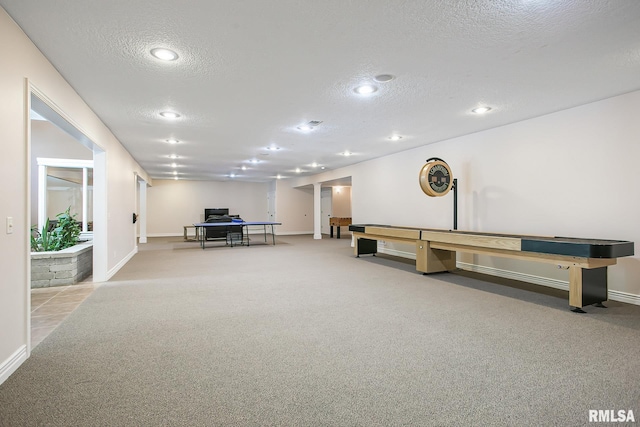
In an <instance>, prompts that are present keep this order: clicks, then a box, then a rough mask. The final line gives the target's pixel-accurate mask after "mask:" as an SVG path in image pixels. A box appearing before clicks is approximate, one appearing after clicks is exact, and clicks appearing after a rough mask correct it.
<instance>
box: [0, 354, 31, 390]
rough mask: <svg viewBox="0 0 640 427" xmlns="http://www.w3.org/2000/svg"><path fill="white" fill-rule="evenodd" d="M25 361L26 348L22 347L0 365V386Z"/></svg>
mask: <svg viewBox="0 0 640 427" xmlns="http://www.w3.org/2000/svg"><path fill="white" fill-rule="evenodd" d="M25 360H27V346H26V345H22V346H20V348H19V349H18V350H16V351H15V352H14V353H13V354H12V355H11V356H9V358H8V359H7V360H5V361H4V362H2V363H0V384H2V383H3V382H5V381H6V379H7V378H9V376H10V375H11V374H13V373H14V372H15V370H16V369H18V367H20V365H22V364H23V363H24V361H25Z"/></svg>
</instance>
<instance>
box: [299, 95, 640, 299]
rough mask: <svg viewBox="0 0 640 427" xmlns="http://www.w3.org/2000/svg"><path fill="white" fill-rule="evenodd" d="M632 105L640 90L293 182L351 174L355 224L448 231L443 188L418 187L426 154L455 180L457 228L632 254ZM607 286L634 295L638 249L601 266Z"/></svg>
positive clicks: (505, 263) (531, 269) (552, 275)
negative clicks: (622, 243) (621, 244)
mask: <svg viewBox="0 0 640 427" xmlns="http://www.w3.org/2000/svg"><path fill="white" fill-rule="evenodd" d="M638 111H640V91H638V92H632V93H629V94H626V95H621V96H618V97H614V98H609V99H606V100H602V101H599V102H594V103H591V104H587V105H583V106H580V107H576V108H572V109H568V110H564V111H560V112H557V113H553V114H549V115H545V116H542V117H538V118H534V119H530V120H525V121H522V122H518V123H514V124H511V125H507V126H502V127H499V128H496V129H490V130H487V131H484V132H478V133H475V134H472V135H467V136H463V137H459V138H454V139H450V140H447V141H442V142H439V143H435V144H430V145H426V146H423V147H419V148H416V149H412V150H407V151H405V152H401V153H397V154H394V155H390V156H386V157H382V158H379V159H375V160H371V161H367V162H362V163H359V164H356V165H354V166H351V167H347V168H342V169H339V170H335V171H330V172H327V173H324V174H321V175H316V176H311V177H303V178H299V179H297V180H296V181H295V182H294V183H293V185H309V184H311V183H313V182H322V181H329V180H332V179H337V178H340V177H343V176H351V177H352V181H351V184H352V211H353V215H352V216H353V221H354V222H355V223H380V224H394V225H405V226H417V227H430V228H443V229H449V228H452V226H453V220H452V214H453V207H452V204H453V202H452V195H447V196H446V197H440V198H430V197H427V196H425V195H424V193H422V191H421V189H420V187H419V185H418V173H419V171H420V169H421V168H422V166H423V165H424V163H425V160H426V159H427V158H429V157H440V158H443V159H445V160H446V161H447V162H448V163H449V165H450V166H451V168H452V171H453V174H454V176H455V177H457V178H458V180H459V188H460V191H459V195H458V197H459V219H458V221H459V229H461V230H475V231H487V232H504V233H515V234H534V235H535V234H537V235H551V236H573V237H593V238H602V239H621V240H630V241H634V242H636V253H637V254H638V253H640V248H638V242H640V227H638V219H639V218H640V197H639V196H638V186H639V185H640V167H638V160H639V159H640V120H638V119H637V114H638ZM381 171H386V172H385V173H381ZM400 250H401V251H410V248H409V249H407V248H400ZM459 261H463V262H466V263H469V264H474V265H477V266H480V267H485V268H486V270H484V271H485V272H492V271H493V272H494V273H496V274H510V273H515V274H516V277H527V276H526V275H530V278H531V279H535V280H538V281H539V282H544V281H545V280H547V279H548V280H550V281H553V280H564V281H566V280H567V276H566V275H567V273H566V271H559V270H558V269H556V268H554V267H553V266H548V265H542V264H537V263H519V262H515V261H513V260H506V259H500V258H487V257H472V256H465V257H461V259H459ZM492 269H493V270H492ZM518 274H520V275H521V276H517V275H518ZM609 289H610V290H612V291H614V293H615V294H616V296H617V298H620V299H621V300H625V299H624V298H625V297H629V302H636V303H638V302H640V299H638V298H639V297H640V255H636V256H635V257H628V258H622V259H620V260H619V261H618V265H616V266H613V267H610V268H609Z"/></svg>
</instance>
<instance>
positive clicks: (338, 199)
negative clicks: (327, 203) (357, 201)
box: [331, 185, 351, 218]
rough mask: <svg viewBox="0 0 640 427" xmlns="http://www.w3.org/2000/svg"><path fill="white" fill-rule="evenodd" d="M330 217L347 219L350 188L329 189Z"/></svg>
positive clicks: (335, 187) (349, 213) (349, 214)
mask: <svg viewBox="0 0 640 427" xmlns="http://www.w3.org/2000/svg"><path fill="white" fill-rule="evenodd" d="M331 191H332V195H331V216H337V217H340V218H349V217H350V216H351V187H348V186H339V185H338V186H334V187H332V188H331Z"/></svg>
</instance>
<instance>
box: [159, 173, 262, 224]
mask: <svg viewBox="0 0 640 427" xmlns="http://www.w3.org/2000/svg"><path fill="white" fill-rule="evenodd" d="M267 188H268V184H266V183H253V182H236V181H226V182H221V181H185V180H155V181H154V184H153V187H150V188H149V189H148V190H147V235H148V236H149V237H154V236H179V235H182V233H183V230H184V228H183V226H185V225H191V224H193V223H196V222H202V221H204V209H205V208H229V213H230V214H232V215H240V216H241V217H242V218H243V219H244V220H246V221H267V220H268V218H267Z"/></svg>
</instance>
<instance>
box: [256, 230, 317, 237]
mask: <svg viewBox="0 0 640 427" xmlns="http://www.w3.org/2000/svg"><path fill="white" fill-rule="evenodd" d="M276 231H277V230H276ZM260 234H262V232H260ZM305 234H308V235H310V236H313V231H284V232H277V233H276V236H302V235H305Z"/></svg>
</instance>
